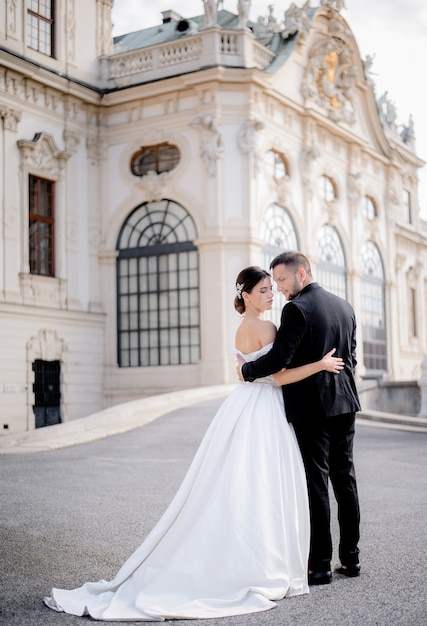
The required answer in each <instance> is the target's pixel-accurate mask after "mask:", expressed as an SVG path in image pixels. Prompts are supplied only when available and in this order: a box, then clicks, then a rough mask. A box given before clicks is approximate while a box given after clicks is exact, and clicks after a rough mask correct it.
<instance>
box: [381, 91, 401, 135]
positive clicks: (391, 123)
mask: <svg viewBox="0 0 427 626" xmlns="http://www.w3.org/2000/svg"><path fill="white" fill-rule="evenodd" d="M378 111H379V114H380V120H381V123H382V124H383V125H385V126H388V127H389V128H394V127H395V122H396V117H397V112H396V106H395V104H394V103H393V102H392V101H391V100H390V99H389V97H388V91H386V92H384V93H383V95H382V96H381V97H380V98H379V99H378Z"/></svg>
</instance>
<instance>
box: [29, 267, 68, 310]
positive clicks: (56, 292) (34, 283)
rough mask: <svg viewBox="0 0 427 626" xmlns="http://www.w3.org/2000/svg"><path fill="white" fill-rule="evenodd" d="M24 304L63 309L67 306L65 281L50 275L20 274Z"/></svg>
mask: <svg viewBox="0 0 427 626" xmlns="http://www.w3.org/2000/svg"><path fill="white" fill-rule="evenodd" d="M19 279H20V286H21V293H22V299H23V302H24V304H34V305H37V306H48V307H51V308H57V309H65V308H66V307H67V281H66V280H64V279H62V278H53V277H51V276H39V275H37V274H20V275H19Z"/></svg>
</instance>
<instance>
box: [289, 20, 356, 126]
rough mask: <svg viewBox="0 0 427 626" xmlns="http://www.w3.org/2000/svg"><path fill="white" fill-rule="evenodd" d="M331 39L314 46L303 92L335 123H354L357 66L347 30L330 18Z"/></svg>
mask: <svg viewBox="0 0 427 626" xmlns="http://www.w3.org/2000/svg"><path fill="white" fill-rule="evenodd" d="M328 31H329V32H328V35H329V36H328V38H326V39H323V40H321V41H320V42H318V43H317V44H315V45H314V46H313V48H312V49H311V51H310V58H309V62H308V66H307V70H306V75H305V78H304V80H303V82H302V87H301V92H302V94H303V96H304V98H312V99H313V100H314V101H315V102H316V103H317V104H318V105H319V106H321V107H322V108H324V109H325V110H326V111H327V114H328V117H329V118H330V119H332V120H334V121H335V122H340V121H344V122H346V123H347V124H354V122H355V119H356V118H355V107H354V102H353V88H354V76H355V75H356V74H357V68H356V66H355V65H354V64H353V63H352V52H351V50H350V48H348V47H347V45H346V38H347V31H346V29H345V28H344V27H343V26H342V25H341V24H340V23H339V22H338V21H337V20H335V19H331V20H330V22H329V28H328Z"/></svg>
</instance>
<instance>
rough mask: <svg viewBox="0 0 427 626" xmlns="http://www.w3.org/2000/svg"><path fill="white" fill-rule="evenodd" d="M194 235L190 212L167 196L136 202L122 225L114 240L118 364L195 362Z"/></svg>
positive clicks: (196, 276)
mask: <svg viewBox="0 0 427 626" xmlns="http://www.w3.org/2000/svg"><path fill="white" fill-rule="evenodd" d="M196 237H197V231H196V227H195V224H194V221H193V219H192V217H191V216H190V214H189V213H188V212H187V211H186V210H185V209H184V207H182V206H181V205H179V204H177V203H176V202H173V201H171V200H161V201H159V202H151V203H149V202H147V203H144V204H142V205H141V206H139V207H137V208H136V209H135V210H134V211H133V212H132V213H131V215H130V216H129V217H128V219H127V220H126V222H125V223H124V225H123V226H122V229H121V232H120V234H119V238H118V244H117V247H118V251H119V254H118V258H117V311H118V315H117V323H118V362H119V366H121V367H148V366H155V365H185V364H192V363H197V362H198V361H199V359H200V321H199V258H198V250H197V248H196V246H195V244H194V243H193V242H194V239H196Z"/></svg>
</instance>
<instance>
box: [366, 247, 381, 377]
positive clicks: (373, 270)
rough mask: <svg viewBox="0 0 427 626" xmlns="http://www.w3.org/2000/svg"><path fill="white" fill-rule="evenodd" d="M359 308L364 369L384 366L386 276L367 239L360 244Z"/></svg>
mask: <svg viewBox="0 0 427 626" xmlns="http://www.w3.org/2000/svg"><path fill="white" fill-rule="evenodd" d="M361 258H362V271H363V276H362V281H361V294H362V302H361V312H362V335H363V355H364V365H365V367H366V370H367V371H368V372H371V373H375V372H379V373H382V372H384V371H386V370H387V336H386V334H387V333H386V330H387V329H386V319H385V280H384V269H383V264H382V261H381V256H380V253H379V251H378V248H377V246H376V245H375V244H374V243H372V242H371V241H368V242H366V243H365V245H364V246H363V247H362V250H361Z"/></svg>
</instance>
